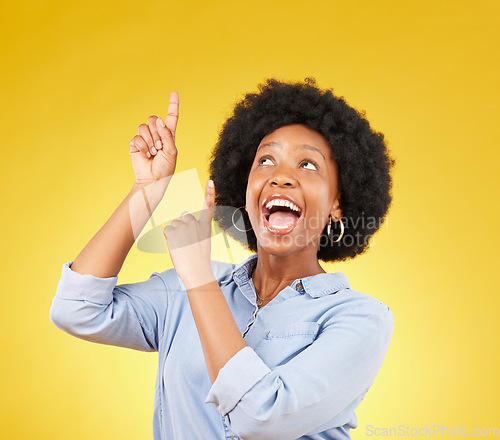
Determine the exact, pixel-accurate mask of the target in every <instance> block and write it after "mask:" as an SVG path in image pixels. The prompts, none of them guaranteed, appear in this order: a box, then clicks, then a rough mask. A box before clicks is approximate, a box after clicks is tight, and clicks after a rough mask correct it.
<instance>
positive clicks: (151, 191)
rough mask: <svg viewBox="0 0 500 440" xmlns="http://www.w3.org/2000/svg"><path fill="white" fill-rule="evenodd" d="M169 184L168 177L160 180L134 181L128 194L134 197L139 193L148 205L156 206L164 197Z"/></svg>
mask: <svg viewBox="0 0 500 440" xmlns="http://www.w3.org/2000/svg"><path fill="white" fill-rule="evenodd" d="M169 182H170V177H168V178H163V179H160V180H142V181H137V180H136V181H135V182H134V184H133V185H132V189H131V190H130V194H131V195H134V194H136V193H138V192H141V193H142V195H143V197H144V198H145V199H146V200H148V201H149V203H150V204H153V205H157V204H158V203H160V201H161V199H162V198H163V196H164V195H165V191H166V190H167V188H168V184H169Z"/></svg>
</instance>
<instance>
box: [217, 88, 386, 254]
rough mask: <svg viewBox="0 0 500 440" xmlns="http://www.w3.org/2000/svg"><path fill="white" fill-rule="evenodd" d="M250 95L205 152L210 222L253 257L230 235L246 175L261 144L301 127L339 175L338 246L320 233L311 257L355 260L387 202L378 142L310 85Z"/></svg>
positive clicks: (249, 238)
mask: <svg viewBox="0 0 500 440" xmlns="http://www.w3.org/2000/svg"><path fill="white" fill-rule="evenodd" d="M258 87H259V93H248V94H247V95H245V97H244V98H243V99H242V100H241V101H239V102H238V103H237V104H236V106H235V108H234V113H233V115H232V116H231V117H229V119H227V121H226V122H225V124H224V125H223V127H222V130H221V131H220V133H219V139H218V142H217V144H216V146H215V148H214V150H213V152H212V157H211V164H210V178H211V179H212V180H213V181H214V183H215V188H216V190H217V192H216V198H215V203H216V208H215V210H214V220H215V221H216V222H217V224H218V225H219V227H220V228H222V230H224V231H226V232H228V233H229V234H230V235H231V236H232V237H233V238H235V239H236V240H238V241H240V242H243V243H247V245H248V247H249V249H250V250H252V251H254V252H256V251H257V239H256V236H255V234H254V233H253V231H252V230H249V231H248V232H240V231H238V230H237V229H235V228H234V226H233V212H234V210H235V208H238V207H242V206H244V205H245V200H246V189H247V182H248V175H249V173H250V169H251V166H252V163H253V160H254V157H255V153H256V150H257V147H258V146H259V144H260V142H261V140H262V139H263V138H264V136H266V135H267V134H269V133H272V132H273V131H274V130H276V129H278V128H280V127H283V126H285V125H290V124H303V125H305V126H307V127H309V128H311V129H313V130H316V131H317V132H319V133H320V134H322V135H323V136H324V137H325V138H326V139H327V140H328V142H329V144H330V146H331V147H332V159H333V160H335V161H336V163H337V165H338V169H339V185H340V208H341V209H342V215H343V217H342V221H343V223H344V226H345V230H344V234H343V236H342V239H341V240H340V241H338V242H336V243H335V242H333V241H332V240H333V239H335V238H338V231H337V232H335V231H333V228H332V231H333V232H332V231H331V232H330V237H331V238H332V239H328V236H327V228H326V227H325V230H324V231H323V234H322V236H321V239H320V246H319V248H318V254H317V257H318V259H320V260H323V261H342V260H347V259H350V258H354V257H355V256H356V255H358V254H361V253H363V252H364V251H365V250H366V249H367V248H368V247H369V239H370V237H371V236H372V235H373V234H374V233H375V232H376V231H377V230H378V229H379V228H380V226H381V224H382V223H383V221H384V219H385V215H386V213H387V211H388V209H389V206H390V204H391V200H392V195H391V189H392V178H391V168H392V167H393V166H394V164H395V160H394V159H393V158H391V156H390V154H389V151H388V149H387V146H386V143H385V141H384V135H383V134H382V133H379V132H377V131H375V130H373V129H372V128H371V127H370V124H369V122H368V121H367V120H366V118H365V114H364V113H363V112H359V111H357V110H355V109H354V108H352V107H350V106H349V105H348V104H347V103H346V102H345V100H344V98H342V97H337V96H335V95H334V94H333V91H332V90H322V89H320V88H318V87H317V85H316V81H315V79H314V78H306V79H305V80H304V82H297V83H288V82H282V81H279V80H276V79H267V80H266V81H265V83H263V84H260V85H259V86H258ZM218 207H219V208H218ZM223 207H233V208H230V209H224V208H223ZM238 212H239V213H240V214H238V217H237V218H238V219H240V215H243V220H244V224H245V225H246V228H245V229H249V228H251V224H250V220H249V218H248V215H247V214H246V211H245V210H244V209H240V210H239V211H238ZM238 221H239V222H240V221H241V220H238ZM238 224H240V223H238ZM333 225H334V226H336V225H339V223H338V222H334V223H333ZM241 226H242V224H241V225H240V228H241ZM336 227H337V228H338V226H336Z"/></svg>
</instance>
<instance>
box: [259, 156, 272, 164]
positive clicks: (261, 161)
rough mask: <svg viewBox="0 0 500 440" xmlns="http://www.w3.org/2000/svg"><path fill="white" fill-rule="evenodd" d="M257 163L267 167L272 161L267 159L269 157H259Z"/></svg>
mask: <svg viewBox="0 0 500 440" xmlns="http://www.w3.org/2000/svg"><path fill="white" fill-rule="evenodd" d="M258 163H259V165H264V166H267V165H272V164H273V161H272V160H271V159H269V157H261V158H260V159H259V162H258Z"/></svg>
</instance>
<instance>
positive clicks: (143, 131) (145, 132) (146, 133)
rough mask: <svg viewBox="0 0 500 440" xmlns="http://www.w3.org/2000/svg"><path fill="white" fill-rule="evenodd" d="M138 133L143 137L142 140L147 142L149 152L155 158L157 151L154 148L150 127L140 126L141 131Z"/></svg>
mask: <svg viewBox="0 0 500 440" xmlns="http://www.w3.org/2000/svg"><path fill="white" fill-rule="evenodd" d="M137 131H138V133H139V136H142V138H143V139H144V141H145V142H146V144H147V146H148V150H149V152H150V153H151V154H152V155H153V156H154V155H155V154H156V153H157V150H156V148H155V146H154V143H153V136H152V135H151V132H150V131H149V127H148V126H147V125H146V124H141V125H139V129H138V130H137Z"/></svg>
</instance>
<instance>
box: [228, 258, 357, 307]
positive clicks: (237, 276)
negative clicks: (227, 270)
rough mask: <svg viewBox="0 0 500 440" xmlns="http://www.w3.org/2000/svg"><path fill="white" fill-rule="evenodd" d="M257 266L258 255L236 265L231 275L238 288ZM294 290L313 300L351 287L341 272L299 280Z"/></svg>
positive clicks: (247, 279)
mask: <svg viewBox="0 0 500 440" xmlns="http://www.w3.org/2000/svg"><path fill="white" fill-rule="evenodd" d="M256 264H257V254H254V255H251V256H250V257H248V258H247V259H246V260H245V261H243V262H242V263H240V264H238V265H236V266H235V267H234V269H233V272H232V273H231V277H230V278H229V280H228V281H230V280H231V279H234V281H235V283H236V284H237V285H238V286H241V285H242V284H244V283H247V282H248V281H249V280H250V276H251V274H252V272H253V269H254V267H255V265H256ZM291 287H292V288H294V289H295V290H297V291H299V292H300V293H307V294H308V295H309V296H311V297H313V298H319V297H321V296H325V295H331V294H335V293H337V292H338V291H339V290H342V289H349V288H350V287H351V285H350V284H349V280H348V278H347V276H346V275H345V274H343V273H341V272H336V273H320V274H317V275H313V276H310V277H304V278H297V279H296V280H295V281H294V282H293V283H292V285H291Z"/></svg>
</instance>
